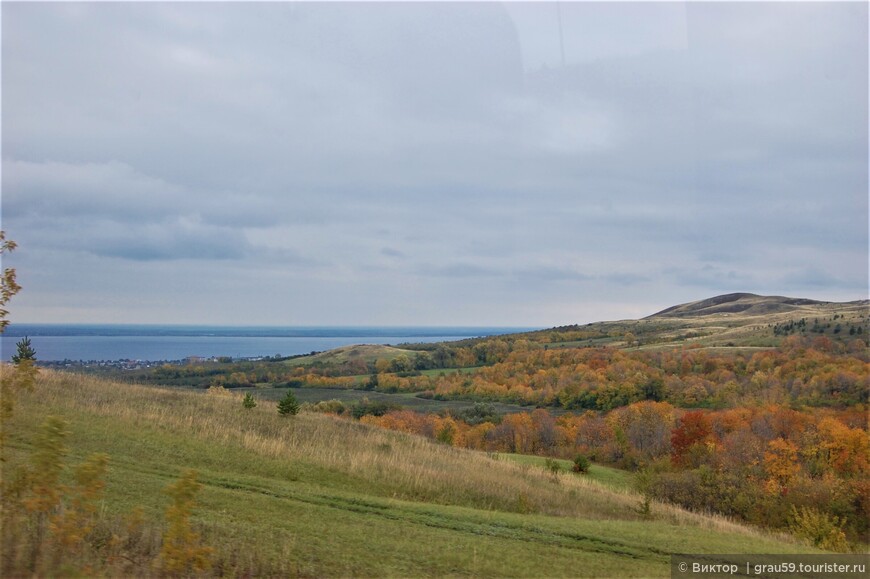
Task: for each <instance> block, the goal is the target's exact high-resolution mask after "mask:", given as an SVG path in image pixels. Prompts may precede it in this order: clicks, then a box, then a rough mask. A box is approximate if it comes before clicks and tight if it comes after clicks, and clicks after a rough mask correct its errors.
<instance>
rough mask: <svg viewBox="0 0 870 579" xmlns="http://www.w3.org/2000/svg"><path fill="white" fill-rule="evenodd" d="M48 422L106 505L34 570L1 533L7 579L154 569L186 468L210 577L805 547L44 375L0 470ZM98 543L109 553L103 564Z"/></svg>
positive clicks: (418, 572) (493, 566) (587, 564)
mask: <svg viewBox="0 0 870 579" xmlns="http://www.w3.org/2000/svg"><path fill="white" fill-rule="evenodd" d="M48 415H58V416H61V417H63V420H65V421H66V424H67V427H66V429H67V430H68V432H69V433H70V434H69V435H68V437H67V438H66V440H65V445H66V447H67V454H68V458H67V459H65V462H66V463H67V464H68V465H69V466H67V470H69V468H70V467H71V465H73V464H77V463H81V462H82V461H83V460H84V459H85V457H87V456H88V455H90V454H91V453H95V452H99V453H106V454H108V455H109V465H110V467H109V470H108V474H107V476H106V481H105V482H106V490H105V497H104V498H103V499H102V500H101V505H102V506H101V508H100V509H99V511H98V512H97V513H95V515H94V516H95V517H96V522H95V526H94V529H95V531H94V532H93V533H92V534H91V535H89V537H90V538H89V539H88V542H87V544H86V545H85V546H83V547H81V548H80V549H79V550H77V551H75V552H74V553H71V552H66V551H64V550H63V549H59V548H58V547H57V546H56V545H55V546H53V547H52V545H54V544H52V543H46V548H44V549H42V550H41V551H40V553H42V555H41V556H42V558H40V559H38V560H37V561H36V564H35V568H33V567H30V566H29V565H30V563H29V561H31V559H30V558H28V557H21V556H20V555H21V554H22V553H27V549H28V547H32V544H28V543H27V540H28V537H30V538H31V540H32V537H33V536H34V535H31V534H29V532H28V533H13V534H12V536H11V537H12V538H11V539H10V536H9V535H8V534H7V535H5V536H4V557H5V559H4V562H3V564H4V569H5V571H6V572H7V573H10V574H11V575H18V574H32V573H31V571H35V572H36V574H38V575H39V574H45V575H52V574H55V573H56V572H58V571H59V570H63V571H64V573H66V574H75V573H76V570H79V571H78V572H83V573H85V574H94V573H97V574H100V573H102V574H107V575H110V576H112V575H116V576H117V575H124V576H143V575H151V574H153V573H154V572H155V569H156V567H154V565H156V564H159V563H155V562H154V561H155V560H156V559H155V557H156V554H157V552H158V551H159V545H160V535H161V533H162V532H163V531H164V529H165V528H166V527H165V523H163V522H162V521H163V518H162V517H163V515H162V513H163V512H164V511H165V509H166V508H167V505H168V504H169V498H168V497H167V496H166V494H165V493H164V492H162V490H163V489H165V488H166V487H167V485H169V484H170V483H173V481H175V480H177V479H178V477H179V476H180V474H181V473H182V472H183V471H184V470H185V469H195V470H196V471H197V473H198V480H199V482H200V483H201V484H202V485H203V486H202V489H201V490H200V491H199V493H198V494H197V496H196V507H195V509H194V512H193V518H192V521H193V525H194V528H195V530H196V531H197V532H198V533H199V534H201V536H202V541H203V542H204V543H205V544H206V545H208V546H210V547H211V548H213V549H214V552H213V553H212V554H211V560H212V565H213V566H212V572H213V573H214V574H221V575H229V576H236V575H248V576H250V575H255V576H263V575H281V576H317V577H330V576H350V575H354V576H360V575H361V576H403V577H415V576H432V575H478V576H500V577H508V576H513V577H532V576H535V577H539V576H595V577H657V576H661V577H664V576H668V575H669V574H670V566H669V558H670V553H673V552H693V553H784V552H810V551H811V550H810V549H808V548H806V547H802V546H800V545H798V544H796V543H794V542H791V541H786V540H784V539H782V538H777V537H775V536H772V535H767V534H765V533H763V532H760V531H758V530H754V529H750V528H748V527H745V526H742V525H738V524H735V523H732V522H729V521H727V520H725V519H722V518H716V517H709V516H704V515H699V514H694V513H690V512H687V511H684V510H681V509H679V508H676V507H673V506H668V505H664V504H658V503H653V504H652V508H651V511H650V513H649V514H648V515H644V514H643V513H642V512H641V511H640V510H639V508H638V507H639V505H640V502H641V499H640V497H639V496H637V495H635V494H633V493H632V492H630V491H626V490H624V489H621V488H619V487H610V486H607V485H603V484H600V483H597V482H595V481H593V480H587V479H585V478H583V477H581V476H579V475H574V474H571V473H563V474H560V475H554V474H552V473H550V472H548V471H547V470H545V469H543V468H540V467H536V466H533V465H530V464H517V463H514V462H512V461H506V460H496V459H495V458H494V457H492V456H488V455H487V454H485V453H479V452H472V451H464V450H459V449H455V448H451V447H447V446H444V445H440V444H437V443H434V442H430V441H428V440H426V439H424V438H421V437H417V436H412V435H407V434H401V433H395V432H389V431H385V430H381V429H377V428H372V427H367V426H365V425H362V424H359V423H355V422H352V421H348V420H341V419H337V418H334V417H329V416H324V415H318V414H306V413H303V414H300V415H299V416H296V417H282V416H279V415H278V414H277V412H276V411H275V408H274V406H273V405H272V404H267V403H266V402H261V404H260V405H259V406H257V407H256V408H254V409H252V410H245V409H244V408H243V407H242V405H241V403H240V400H239V398H238V396H233V395H229V396H228V395H204V394H197V393H193V392H182V391H178V390H164V389H155V388H147V387H139V386H133V385H129V384H119V383H115V382H110V381H105V380H101V379H97V378H94V377H86V376H81V375H74V374H65V373H55V372H50V371H45V370H43V371H42V372H41V373H40V377H39V379H38V381H37V384H36V386H35V388H34V389H33V390H32V391H29V392H22V393H21V394H20V397H19V400H18V404H17V406H16V408H15V413H14V416H13V417H12V419H11V420H8V421H7V423H6V428H7V432H8V433H10V434H11V436H10V438H9V445H8V448H7V450H8V451H9V452H8V455H9V461H8V462H7V464H5V465H4V473H6V476H7V477H9V476H10V475H9V473H14V472H16V471H17V470H20V469H21V468H23V466H24V465H25V464H26V463H27V462H28V460H29V459H28V456H31V455H32V453H33V452H34V449H35V448H42V447H41V446H40V444H41V443H39V442H38V441H39V440H40V438H39V436H40V435H39V432H40V428H39V426H38V425H39V424H40V423H42V422H43V421H44V420H45V418H46V416H48ZM33 464H36V463H33ZM7 480H9V479H8V478H7ZM64 480H65V479H64ZM61 490H62V489H61ZM136 508H138V509H140V510H139V511H138V512H139V513H140V514H139V515H135V512H136V511H135V510H134V509H136ZM131 517H134V519H135V520H136V521H138V523H136V524H137V525H138V527H136V529H138V530H136V532H135V533H134V532H133V531H130V530H129V529H131V528H132V527H130V525H132V524H133V523H131V522H130V521H132V520H134V519H131ZM136 517H138V518H136ZM125 521H126V522H125ZM28 524H30V523H28ZM19 528H20V529H26V528H29V527H27V526H26V525H25V526H21V527H19ZM125 529H126V530H125ZM111 536H117V537H119V539H118V540H117V541H115V540H114V539H113V540H112V541H109V542H108V543H107V542H106V541H107V540H108V539H107V538H108V537H111ZM16 537H17V538H18V539H17V540H18V541H20V542H19V543H14V540H16V539H15V538H16ZM101 537H102V538H101ZM10 541H13V543H12V544H10ZM10 545H11V546H10ZM107 545H109V546H107ZM112 545H114V546H113V547H112ZM12 547H15V548H12ZM49 547H51V548H49ZM111 549H116V550H117V549H124V550H122V551H121V554H122V555H123V556H114V557H108V558H107V555H106V553H107V552H111ZM16 553H18V554H19V556H18V558H15V557H16V555H15V554H16ZM10 557H12V558H11V559H10ZM85 570H86V571H85Z"/></svg>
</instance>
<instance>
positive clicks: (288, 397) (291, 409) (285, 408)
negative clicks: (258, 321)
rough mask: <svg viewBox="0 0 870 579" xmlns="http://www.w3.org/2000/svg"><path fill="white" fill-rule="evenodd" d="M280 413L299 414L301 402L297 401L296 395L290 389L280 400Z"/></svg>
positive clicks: (284, 414) (283, 414)
mask: <svg viewBox="0 0 870 579" xmlns="http://www.w3.org/2000/svg"><path fill="white" fill-rule="evenodd" d="M278 414H280V415H282V416H287V415H288V414H290V415H291V416H295V415H296V414H299V402H297V401H296V397H295V396H293V393H292V392H290V391H289V390H288V391H287V394H285V395H284V398H282V399H281V400H279V401H278Z"/></svg>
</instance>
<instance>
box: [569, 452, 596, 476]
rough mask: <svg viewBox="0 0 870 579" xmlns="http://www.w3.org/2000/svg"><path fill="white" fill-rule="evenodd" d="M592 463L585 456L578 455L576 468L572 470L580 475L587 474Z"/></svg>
mask: <svg viewBox="0 0 870 579" xmlns="http://www.w3.org/2000/svg"><path fill="white" fill-rule="evenodd" d="M591 464H592V463H591V462H590V461H589V459H588V458H587V457H586V455H585V454H578V455H577V456H575V457H574V466H573V467H571V470H573V471H574V472H579V473H580V474H587V473H588V472H589V467H590V466H591Z"/></svg>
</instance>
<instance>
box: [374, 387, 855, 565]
mask: <svg viewBox="0 0 870 579" xmlns="http://www.w3.org/2000/svg"><path fill="white" fill-rule="evenodd" d="M469 414H470V415H472V420H469V421H466V420H463V419H462V417H458V416H456V417H454V416H451V415H449V414H445V415H433V414H420V413H416V412H413V411H409V410H393V411H390V412H386V413H383V414H382V415H380V416H377V415H374V414H367V415H364V416H362V418H361V419H360V420H361V421H362V422H364V423H367V424H371V425H376V426H379V427H382V428H388V429H391V430H397V431H402V432H409V433H414V434H419V435H423V436H427V437H429V438H432V439H435V440H438V441H441V442H443V443H445V444H451V445H453V446H458V447H463V448H471V449H476V450H484V451H490V452H512V453H513V452H516V453H524V454H539V455H545V456H555V457H561V458H569V459H573V458H576V457H577V456H578V455H581V456H584V457H587V458H589V459H592V460H595V461H597V462H601V463H605V464H610V465H614V466H618V467H621V468H628V469H631V470H635V471H638V472H639V473H640V476H639V480H641V481H642V490H643V491H644V492H645V493H648V495H649V496H651V497H655V498H659V499H662V500H666V501H669V502H673V503H677V504H680V505H682V506H685V507H688V508H691V509H695V510H699V511H714V512H718V513H722V514H725V515H730V516H735V517H739V518H741V519H743V520H745V521H748V522H751V523H754V524H757V525H760V526H765V527H771V528H776V529H786V530H789V531H791V532H793V533H796V534H798V535H801V536H805V537H806V538H808V539H810V540H811V542H813V543H815V544H817V545H819V546H821V547H823V548H828V549H833V550H845V549H846V546H847V545H846V541H847V540H849V541H867V539H868V521H870V477H868V475H870V438H868V433H867V430H866V429H867V422H866V413H865V411H864V409H863V408H857V409H849V410H839V411H837V410H831V409H816V410H814V411H812V412H801V411H797V410H793V409H790V408H786V407H783V406H780V405H776V404H772V405H765V406H757V407H751V408H739V409H728V410H715V411H702V410H694V411H685V410H681V409H678V408H675V407H674V406H672V405H671V404H668V403H667V402H653V401H644V402H636V403H634V404H630V405H628V406H626V407H623V408H619V409H616V410H613V411H611V412H608V413H597V412H592V411H589V412H585V413H583V414H565V415H562V416H559V417H554V416H552V415H551V414H550V413H549V412H548V411H546V410H544V409H537V410H535V411H533V412H530V413H519V414H510V415H506V416H504V417H501V418H495V417H493V416H492V413H491V412H488V411H487V410H486V407H485V405H482V406H481V405H478V406H477V407H476V408H475V409H472V410H470V411H469ZM474 415H477V416H482V417H484V418H483V419H482V420H474V419H473V416H474Z"/></svg>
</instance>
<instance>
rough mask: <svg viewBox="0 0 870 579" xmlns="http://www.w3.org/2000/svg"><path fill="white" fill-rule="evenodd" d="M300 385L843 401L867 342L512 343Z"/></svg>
mask: <svg viewBox="0 0 870 579" xmlns="http://www.w3.org/2000/svg"><path fill="white" fill-rule="evenodd" d="M291 379H292V380H296V381H297V382H298V383H299V384H300V385H308V386H317V387H326V388H329V387H333V388H359V387H363V388H371V389H375V390H378V391H382V392H419V393H420V396H423V397H430V398H435V399H443V400H448V399H454V400H461V399H464V400H473V401H501V402H509V403H514V404H525V405H538V406H553V407H561V408H565V409H568V410H574V411H582V410H600V411H608V410H613V409H615V408H619V407H621V406H626V405H629V404H632V403H634V402H639V401H642V400H651V401H656V402H661V401H664V402H669V403H670V404H672V405H674V406H679V407H684V408H699V407H700V408H730V407H735V406H741V405H747V404H750V405H751V404H757V403H765V404H767V403H778V404H780V403H788V404H796V405H808V406H834V407H845V406H850V405H855V404H867V402H868V393H870V364H868V362H867V350H866V345H865V343H864V342H863V341H861V340H854V341H853V342H852V343H850V344H849V345H848V346H845V345H842V344H837V343H835V342H832V341H831V340H828V339H827V338H824V337H821V338H815V339H814V340H812V341H810V340H808V339H806V338H801V337H798V336H791V337H789V338H787V339H786V340H785V342H784V344H783V346H781V347H780V348H777V349H772V350H765V351H760V352H756V353H754V354H747V353H742V352H738V353H730V352H727V353H726V352H720V353H714V352H712V351H709V350H704V349H700V348H694V349H693V348H688V349H680V350H671V351H662V352H645V351H630V350H618V349H613V348H562V349H547V350H543V349H515V350H513V351H511V352H509V353H507V354H506V355H505V356H504V358H503V360H502V361H499V362H495V363H492V364H490V365H488V366H484V367H480V368H478V369H476V370H474V371H471V372H458V371H454V372H443V373H438V374H434V375H433V374H431V373H430V374H429V375H422V374H413V373H411V374H407V373H406V374H404V375H403V374H402V373H388V372H381V373H378V374H375V375H373V376H372V377H371V378H369V379H367V380H365V381H360V380H357V379H352V378H348V377H330V376H324V375H321V374H319V373H316V372H315V371H313V370H302V369H298V370H296V373H295V374H294V375H293V376H292V377H291Z"/></svg>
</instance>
